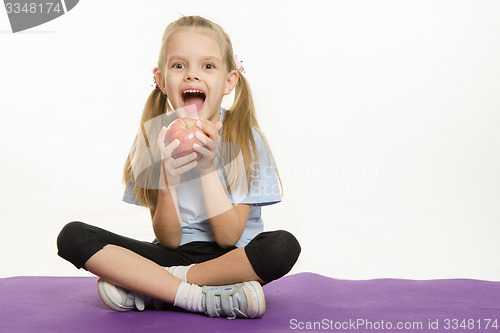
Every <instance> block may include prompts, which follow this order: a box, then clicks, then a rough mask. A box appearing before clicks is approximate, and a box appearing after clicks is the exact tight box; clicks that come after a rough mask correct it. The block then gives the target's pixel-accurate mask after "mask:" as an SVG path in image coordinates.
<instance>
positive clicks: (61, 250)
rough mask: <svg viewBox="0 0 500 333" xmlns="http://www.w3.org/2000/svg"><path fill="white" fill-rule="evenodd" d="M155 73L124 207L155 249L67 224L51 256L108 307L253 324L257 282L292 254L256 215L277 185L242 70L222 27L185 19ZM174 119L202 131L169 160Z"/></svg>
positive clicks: (285, 239) (292, 246)
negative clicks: (142, 213)
mask: <svg viewBox="0 0 500 333" xmlns="http://www.w3.org/2000/svg"><path fill="white" fill-rule="evenodd" d="M154 73H155V81H156V83H157V85H156V87H155V89H154V90H153V92H152V93H151V94H150V96H149V98H148V100H147V102H146V105H145V108H144V111H143V114H142V118H141V126H140V129H139V133H138V135H137V137H136V139H135V141H134V144H133V145H132V148H131V150H130V153H129V156H128V158H127V161H126V164H125V168H124V176H123V180H124V183H125V184H126V185H127V186H126V190H125V194H124V198H123V200H124V201H126V202H129V203H134V204H138V205H142V206H145V207H148V208H149V209H150V212H151V219H152V224H153V230H154V233H155V236H156V239H155V241H154V242H153V243H148V242H142V241H137V240H134V239H130V238H127V237H123V236H120V235H117V234H114V233H111V232H109V231H106V230H103V229H100V228H98V227H95V226H91V225H88V224H85V223H82V222H77V221H75V222H70V223H68V224H67V225H66V226H65V227H64V228H63V229H62V231H61V232H60V234H59V236H58V238H57V245H58V254H59V255H60V256H61V257H62V258H64V259H66V260H68V261H70V262H71V263H73V264H74V265H75V266H76V267H77V268H84V269H86V270H88V271H90V272H92V273H94V274H95V275H97V276H99V277H100V279H99V280H98V292H99V296H100V297H101V299H102V300H103V302H104V303H105V304H106V305H107V306H108V307H109V308H111V309H113V310H117V311H127V310H132V309H137V310H143V309H144V307H145V302H146V305H147V304H149V303H151V302H153V303H154V304H155V305H159V304H160V303H161V302H166V303H170V304H173V305H175V306H178V307H181V308H183V309H186V310H188V311H192V312H204V313H205V314H206V315H208V316H211V317H215V316H226V317H232V318H235V317H243V318H258V317H261V316H262V315H263V314H264V312H265V299H264V293H263V289H262V286H261V285H263V284H266V283H268V282H270V281H273V280H275V279H278V278H280V277H282V276H283V275H285V274H286V273H288V272H289V271H290V269H291V268H292V266H293V265H294V264H295V262H296V260H297V258H298V256H299V253H300V245H299V244H298V242H297V240H296V239H295V237H294V236H293V235H291V234H290V233H288V232H286V231H274V232H262V231H263V222H262V219H261V206H264V205H269V204H273V203H276V202H279V201H281V196H280V191H279V189H280V184H281V182H280V180H279V176H278V173H277V171H276V168H275V164H274V160H273V158H272V154H271V152H270V151H269V148H268V145H267V143H266V140H265V138H264V136H263V135H262V133H261V131H260V129H259V126H258V124H257V120H256V118H255V111H254V106H253V101H252V96H251V93H250V89H249V86H248V84H247V81H246V79H245V77H244V76H243V74H242V66H241V63H240V62H238V61H237V58H235V57H234V55H233V50H232V45H231V41H230V39H229V37H228V36H227V34H226V33H225V32H224V31H223V30H222V28H221V27H220V26H218V25H217V24H215V23H213V22H211V21H209V20H207V19H204V18H202V17H199V16H188V17H181V18H180V19H178V20H177V21H175V22H173V23H171V24H170V25H169V26H168V27H167V28H166V30H165V32H164V35H163V41H162V46H161V50H160V56H159V59H158V67H157V68H155V70H154ZM233 89H235V100H234V103H233V105H232V107H231V109H230V110H224V109H222V108H221V102H222V98H223V96H224V95H228V94H229V93H231V91H232V90H233ZM173 110H184V111H191V112H195V114H196V115H195V117H196V118H198V120H197V122H196V125H197V126H198V127H199V128H200V129H201V130H203V132H204V133H205V134H206V135H203V134H197V136H196V138H197V139H198V140H199V144H194V145H193V149H194V152H192V153H190V154H188V155H186V156H183V157H178V158H173V156H172V153H173V152H174V150H175V149H176V148H177V147H178V146H179V141H178V140H174V141H173V142H171V143H169V144H167V145H166V146H165V143H164V142H165V136H166V132H167V129H166V127H165V126H166V125H168V124H169V123H170V122H172V120H173V119H174V118H175V112H173Z"/></svg>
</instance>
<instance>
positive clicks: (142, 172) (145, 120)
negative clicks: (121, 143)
mask: <svg viewBox="0 0 500 333" xmlns="http://www.w3.org/2000/svg"><path fill="white" fill-rule="evenodd" d="M169 109H170V107H169V104H168V101H167V96H166V95H165V94H163V92H162V91H161V90H160V89H159V88H158V87H156V88H155V89H154V90H153V91H152V92H151V94H150V95H149V97H148V98H147V100H146V103H145V105H144V110H143V112H142V116H141V120H140V126H139V130H138V132H137V135H136V137H135V139H134V141H133V143H132V146H131V148H130V152H129V154H128V156H127V159H126V162H125V166H124V168H123V179H122V181H123V183H124V184H125V185H127V184H128V183H129V182H131V181H132V182H134V192H135V195H136V198H137V201H138V202H139V204H140V205H141V206H145V207H149V208H151V209H153V210H154V209H156V204H157V201H158V182H159V176H160V167H161V156H160V154H159V148H158V144H157V142H156V140H157V138H158V135H159V133H160V130H161V128H162V126H163V125H165V121H164V119H163V116H164V115H165V112H166V111H168V110H169Z"/></svg>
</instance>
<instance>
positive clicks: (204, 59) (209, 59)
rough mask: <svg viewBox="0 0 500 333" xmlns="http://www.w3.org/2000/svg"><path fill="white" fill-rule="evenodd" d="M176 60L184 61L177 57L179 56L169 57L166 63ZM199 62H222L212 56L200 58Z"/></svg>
mask: <svg viewBox="0 0 500 333" xmlns="http://www.w3.org/2000/svg"><path fill="white" fill-rule="evenodd" d="M176 60H184V61H186V58H185V57H183V56H179V55H173V56H171V57H168V58H167V63H170V62H171V61H176ZM201 61H216V62H222V60H221V59H220V58H218V57H214V56H206V57H202V58H201Z"/></svg>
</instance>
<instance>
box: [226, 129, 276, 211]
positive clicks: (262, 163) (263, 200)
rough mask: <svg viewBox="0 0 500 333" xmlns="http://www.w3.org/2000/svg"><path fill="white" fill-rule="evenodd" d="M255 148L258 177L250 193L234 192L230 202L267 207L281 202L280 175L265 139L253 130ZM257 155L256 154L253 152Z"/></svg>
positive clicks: (244, 191)
mask: <svg viewBox="0 0 500 333" xmlns="http://www.w3.org/2000/svg"><path fill="white" fill-rule="evenodd" d="M253 136H254V140H255V146H256V149H257V154H258V158H259V168H258V171H257V173H256V177H255V178H254V180H253V182H252V186H251V187H250V191H248V193H246V192H247V191H246V190H241V189H240V190H238V191H232V193H231V195H230V200H231V202H232V203H236V204H238V203H244V204H253V205H256V206H266V205H271V204H275V203H278V202H280V201H281V187H280V184H279V180H278V173H277V172H276V167H275V164H274V160H273V158H272V155H271V153H270V151H269V148H268V147H267V145H266V143H265V141H264V138H263V137H262V136H261V135H260V134H259V132H257V131H256V130H254V129H253ZM252 153H253V154H255V152H252Z"/></svg>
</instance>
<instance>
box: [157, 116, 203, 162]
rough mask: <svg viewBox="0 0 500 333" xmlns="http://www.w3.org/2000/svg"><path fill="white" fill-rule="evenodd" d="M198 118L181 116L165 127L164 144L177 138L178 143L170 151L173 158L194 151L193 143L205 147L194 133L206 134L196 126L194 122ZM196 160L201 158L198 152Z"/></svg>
mask: <svg viewBox="0 0 500 333" xmlns="http://www.w3.org/2000/svg"><path fill="white" fill-rule="evenodd" d="M197 121H198V119H195V118H190V117H182V118H179V119H176V120H175V121H173V122H171V123H170V125H168V127H167V134H166V135H165V146H167V145H168V144H170V143H171V142H172V141H174V140H175V139H179V141H180V145H179V146H178V147H177V148H175V150H174V152H173V153H172V157H173V158H179V157H182V156H186V155H189V154H191V153H192V152H194V149H193V144H195V143H196V144H199V145H201V146H204V147H206V146H205V145H204V144H203V142H201V141H200V140H198V139H197V138H196V133H197V132H199V133H201V134H203V135H206V134H205V132H203V131H202V130H201V129H200V128H199V127H198V126H196V122H197ZM197 155H198V156H197V157H196V160H199V159H200V158H201V155H200V154H197Z"/></svg>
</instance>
